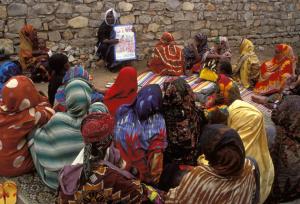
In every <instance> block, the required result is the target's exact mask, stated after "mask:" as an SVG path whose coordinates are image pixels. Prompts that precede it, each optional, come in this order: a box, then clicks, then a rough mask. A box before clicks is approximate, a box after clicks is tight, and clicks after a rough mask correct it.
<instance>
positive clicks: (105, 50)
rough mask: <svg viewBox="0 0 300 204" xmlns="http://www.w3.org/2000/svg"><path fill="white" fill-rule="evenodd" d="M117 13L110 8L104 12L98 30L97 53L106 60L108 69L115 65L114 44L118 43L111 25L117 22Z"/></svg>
mask: <svg viewBox="0 0 300 204" xmlns="http://www.w3.org/2000/svg"><path fill="white" fill-rule="evenodd" d="M118 18H119V14H118V13H117V12H116V11H115V9H113V8H110V9H108V10H107V11H106V12H105V17H104V22H103V23H102V24H101V25H100V27H99V30H98V42H97V55H98V56H99V57H100V58H101V59H103V60H104V61H105V62H106V67H107V68H108V69H110V70H111V69H113V68H115V66H116V65H117V64H116V62H115V57H114V45H116V44H118V43H119V40H118V39H115V32H114V30H113V27H114V26H115V25H117V24H118Z"/></svg>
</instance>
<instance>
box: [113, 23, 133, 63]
mask: <svg viewBox="0 0 300 204" xmlns="http://www.w3.org/2000/svg"><path fill="white" fill-rule="evenodd" d="M114 31H115V32H116V39H118V40H119V43H118V44H116V45H115V59H116V61H125V60H133V59H136V53H135V34H134V32H132V25H118V26H115V27H114Z"/></svg>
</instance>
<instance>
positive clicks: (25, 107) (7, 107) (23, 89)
mask: <svg viewBox="0 0 300 204" xmlns="http://www.w3.org/2000/svg"><path fill="white" fill-rule="evenodd" d="M2 97H3V100H2V102H1V103H0V175H1V176H18V175H21V174H24V173H27V172H29V171H31V170H32V169H33V163H32V159H31V156H30V153H29V148H28V147H29V146H30V145H29V144H28V141H27V136H28V134H29V133H30V132H31V131H32V130H33V129H35V128H36V127H38V126H40V125H43V124H45V123H46V122H47V121H48V120H49V119H50V118H51V117H52V115H53V114H54V110H52V109H51V108H50V105H49V103H48V102H47V99H46V98H45V97H43V96H41V95H40V94H39V92H38V91H37V90H36V88H35V86H34V84H33V83H32V81H31V80H30V79H29V78H27V77H25V76H17V77H12V78H11V79H10V80H8V81H7V82H6V84H5V85H4V87H3V90H2Z"/></svg>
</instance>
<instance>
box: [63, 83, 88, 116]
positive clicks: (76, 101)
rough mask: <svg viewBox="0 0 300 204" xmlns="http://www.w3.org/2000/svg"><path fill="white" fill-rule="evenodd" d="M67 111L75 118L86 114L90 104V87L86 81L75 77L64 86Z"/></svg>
mask: <svg viewBox="0 0 300 204" xmlns="http://www.w3.org/2000/svg"><path fill="white" fill-rule="evenodd" d="M65 92H66V108H67V113H68V114H69V115H70V116H72V117H75V118H78V117H83V116H84V115H85V114H87V112H88V110H89V107H90V104H91V94H92V89H91V87H90V86H89V84H87V83H86V82H84V81H82V80H80V79H75V80H73V81H71V82H70V83H68V85H67V86H66V88H65Z"/></svg>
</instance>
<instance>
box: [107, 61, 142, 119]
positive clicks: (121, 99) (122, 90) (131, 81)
mask: <svg viewBox="0 0 300 204" xmlns="http://www.w3.org/2000/svg"><path fill="white" fill-rule="evenodd" d="M137 90H138V85H137V72H136V70H135V68H133V67H124V68H122V69H121V71H120V73H119V75H118V77H117V79H116V81H115V83H114V85H113V86H112V87H111V88H110V89H109V90H108V91H107V92H106V93H105V96H104V100H103V102H104V104H105V105H106V106H107V107H108V110H109V112H110V114H111V115H112V116H115V113H116V112H117V110H118V108H119V107H120V106H121V105H123V104H131V103H132V102H133V101H134V100H135V98H136V96H137Z"/></svg>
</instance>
